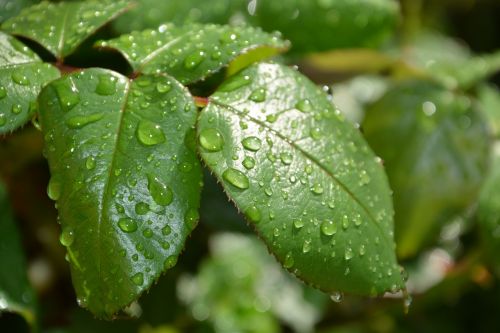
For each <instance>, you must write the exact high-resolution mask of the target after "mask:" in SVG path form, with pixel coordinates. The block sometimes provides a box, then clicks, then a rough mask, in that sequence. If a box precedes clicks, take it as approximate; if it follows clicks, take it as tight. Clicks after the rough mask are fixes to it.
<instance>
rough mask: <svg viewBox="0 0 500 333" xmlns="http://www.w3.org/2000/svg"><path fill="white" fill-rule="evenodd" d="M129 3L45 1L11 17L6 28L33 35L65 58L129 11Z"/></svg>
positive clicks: (58, 55) (60, 56)
mask: <svg viewBox="0 0 500 333" xmlns="http://www.w3.org/2000/svg"><path fill="white" fill-rule="evenodd" d="M128 6H129V5H128V2H127V1H125V0H119V1H97V0H90V1H77V2H60V3H57V4H54V3H50V2H47V1H44V2H42V3H40V4H38V5H34V6H32V7H29V8H25V9H23V10H22V11H21V13H20V14H19V15H18V16H16V17H13V18H11V19H9V20H7V21H6V22H5V23H4V24H3V25H2V29H3V30H4V31H6V32H9V33H11V34H14V35H17V36H22V37H25V38H29V39H31V40H33V41H35V42H37V43H39V44H40V45H42V46H43V47H45V48H46V49H47V50H49V51H50V52H51V53H52V54H53V55H55V56H56V57H57V58H58V59H62V58H64V57H66V56H68V55H70V54H71V53H73V52H74V51H75V50H76V49H77V48H78V46H79V45H80V44H81V43H82V42H83V41H84V40H85V39H87V38H88V37H89V36H91V35H92V34H94V33H95V32H96V31H97V30H98V29H99V28H100V27H102V26H103V25H105V24H106V23H108V22H109V21H111V20H113V19H114V18H115V17H117V16H118V15H120V14H122V13H123V12H124V11H126V10H127V9H128Z"/></svg>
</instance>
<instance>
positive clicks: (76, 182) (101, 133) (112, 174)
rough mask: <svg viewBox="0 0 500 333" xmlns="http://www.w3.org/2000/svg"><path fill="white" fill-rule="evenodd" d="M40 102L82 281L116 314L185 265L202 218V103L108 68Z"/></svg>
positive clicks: (92, 298)
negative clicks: (197, 141) (198, 125)
mask: <svg viewBox="0 0 500 333" xmlns="http://www.w3.org/2000/svg"><path fill="white" fill-rule="evenodd" d="M39 104H40V112H41V119H40V120H41V124H42V128H43V131H44V136H45V153H46V155H47V158H48V160H49V165H50V170H51V174H52V178H51V181H50V183H49V186H48V194H49V196H50V197H51V198H52V199H54V200H57V206H58V210H59V216H60V219H61V225H62V234H61V243H62V244H63V245H65V246H66V248H67V251H68V257H69V261H70V264H71V271H72V278H73V285H74V286H75V288H76V293H77V296H78V299H79V303H80V304H81V305H82V306H83V307H87V308H88V309H89V310H90V311H92V312H93V313H94V314H96V315H97V316H99V317H109V316H111V315H113V314H114V313H116V312H117V311H118V310H120V309H122V308H123V307H125V306H127V305H128V304H129V303H131V302H132V301H133V300H135V299H137V298H138V297H139V295H140V294H141V293H142V292H143V291H144V290H147V289H148V288H149V287H150V286H151V284H152V283H153V282H154V281H155V280H156V279H158V277H159V276H160V274H161V273H162V272H163V271H165V270H167V269H169V268H171V267H172V266H173V265H175V263H176V261H177V257H178V255H179V253H180V251H181V250H182V248H183V246H184V241H185V240H186V237H187V236H188V234H189V233H190V232H191V231H192V230H193V229H194V227H195V226H196V224H197V222H198V207H199V197H200V185H201V170H200V165H199V162H198V160H197V158H196V154H195V148H194V147H193V146H192V142H194V124H195V119H196V107H195V105H194V101H193V99H192V97H191V95H190V94H189V92H188V91H187V90H186V89H185V88H183V87H182V86H181V85H180V84H179V83H178V82H177V81H175V80H174V79H172V78H168V77H164V76H148V75H146V76H141V77H140V78H137V79H135V80H132V81H130V80H129V79H127V78H125V77H123V76H121V75H120V74H117V73H115V72H112V71H108V70H103V69H89V70H85V71H82V72H79V73H75V74H71V75H69V76H66V77H64V78H62V79H60V80H57V81H54V82H52V83H51V84H50V85H48V86H47V87H46V88H45V89H44V90H43V91H42V93H41V95H40V98H39Z"/></svg>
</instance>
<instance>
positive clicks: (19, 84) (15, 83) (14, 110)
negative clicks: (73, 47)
mask: <svg viewBox="0 0 500 333" xmlns="http://www.w3.org/2000/svg"><path fill="white" fill-rule="evenodd" d="M58 77H59V71H58V70H57V69H56V68H55V67H53V66H52V65H50V64H47V63H43V62H42V61H41V60H40V58H39V57H38V56H37V55H36V54H35V53H33V52H32V51H31V50H30V49H28V47H26V46H25V45H24V44H22V43H21V42H19V41H18V40H16V39H15V38H13V37H10V36H8V35H6V34H4V33H2V32H0V134H4V133H8V132H11V131H13V130H15V129H16V128H18V127H20V126H22V125H24V124H25V123H26V122H27V121H28V120H29V119H30V118H31V117H32V116H33V113H34V112H35V110H36V97H37V95H38V93H39V92H40V90H41V89H42V87H43V86H44V85H45V84H46V83H48V82H50V81H52V80H54V79H56V78H58Z"/></svg>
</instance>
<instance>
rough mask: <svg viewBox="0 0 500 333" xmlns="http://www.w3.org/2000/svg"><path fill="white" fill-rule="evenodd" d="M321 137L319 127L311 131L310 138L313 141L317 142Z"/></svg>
mask: <svg viewBox="0 0 500 333" xmlns="http://www.w3.org/2000/svg"><path fill="white" fill-rule="evenodd" d="M321 135H322V133H321V129H320V128H319V127H315V128H313V129H311V138H313V139H314V140H319V139H320V138H321Z"/></svg>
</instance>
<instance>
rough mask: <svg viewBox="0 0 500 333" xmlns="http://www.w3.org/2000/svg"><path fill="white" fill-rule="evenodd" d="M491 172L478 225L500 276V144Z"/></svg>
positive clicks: (491, 261)
mask: <svg viewBox="0 0 500 333" xmlns="http://www.w3.org/2000/svg"><path fill="white" fill-rule="evenodd" d="M493 157H494V158H493V164H492V166H491V172H490V174H489V175H488V177H487V178H486V180H485V182H484V185H483V187H482V188H481V194H480V196H479V205H478V223H479V228H480V230H481V234H482V237H483V243H482V244H484V246H485V248H486V251H487V254H488V257H489V261H490V263H491V264H492V265H493V267H494V269H495V271H496V273H497V275H499V276H500V261H499V260H498V253H500V215H499V214H498V212H499V211H500V143H499V142H498V141H497V142H496V143H495V145H494V150H493Z"/></svg>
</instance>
